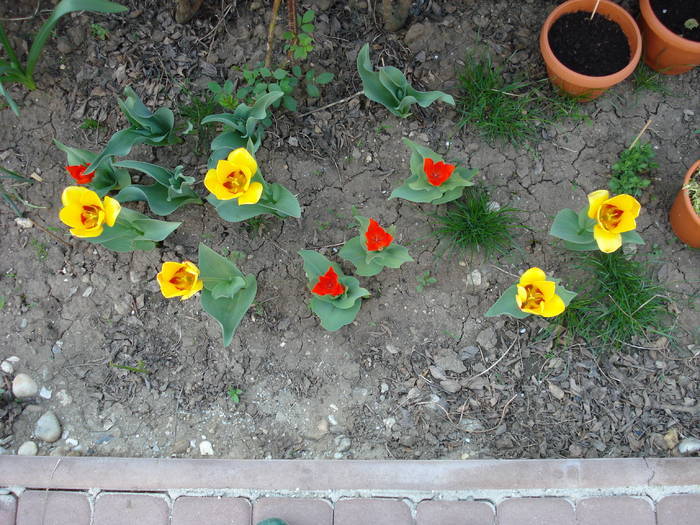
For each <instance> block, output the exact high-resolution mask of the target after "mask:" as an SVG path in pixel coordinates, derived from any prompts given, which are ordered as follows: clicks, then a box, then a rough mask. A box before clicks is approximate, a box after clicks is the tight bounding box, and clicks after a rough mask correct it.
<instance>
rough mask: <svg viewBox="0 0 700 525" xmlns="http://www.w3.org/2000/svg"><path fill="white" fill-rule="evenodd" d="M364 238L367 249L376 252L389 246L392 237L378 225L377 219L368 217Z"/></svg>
mask: <svg viewBox="0 0 700 525" xmlns="http://www.w3.org/2000/svg"><path fill="white" fill-rule="evenodd" d="M365 239H366V240H367V251H370V252H378V251H381V250H383V249H384V248H386V247H387V246H389V245H390V244H391V241H393V240H394V237H393V235H391V234H390V233H388V232H387V231H386V230H385V229H384V228H382V227H381V226H379V223H378V222H377V221H375V220H374V219H370V220H369V227H368V228H367V231H366V232H365Z"/></svg>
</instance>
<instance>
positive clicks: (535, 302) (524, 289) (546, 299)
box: [515, 268, 566, 317]
mask: <svg viewBox="0 0 700 525" xmlns="http://www.w3.org/2000/svg"><path fill="white" fill-rule="evenodd" d="M556 287H557V283H555V282H554V281H548V280H547V276H546V274H545V273H544V272H543V271H542V270H540V269H539V268H530V269H529V270H527V271H526V272H525V273H523V274H522V275H521V276H520V282H519V283H518V284H517V295H516V296H515V302H516V304H517V305H518V308H520V310H522V311H523V312H527V313H529V314H535V315H540V316H542V317H554V316H556V315H559V314H560V313H562V312H563V311H564V310H565V309H566V305H565V304H564V301H563V300H562V298H561V297H559V296H558V295H557V294H556Z"/></svg>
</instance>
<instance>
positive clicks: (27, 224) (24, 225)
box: [15, 217, 34, 228]
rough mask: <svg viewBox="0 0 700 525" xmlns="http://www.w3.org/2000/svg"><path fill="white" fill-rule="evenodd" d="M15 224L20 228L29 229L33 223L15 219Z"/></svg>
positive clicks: (23, 219)
mask: <svg viewBox="0 0 700 525" xmlns="http://www.w3.org/2000/svg"><path fill="white" fill-rule="evenodd" d="M15 224H16V225H17V226H19V227H20V228H31V227H32V226H34V221H32V220H31V219H28V218H26V217H17V218H16V219H15Z"/></svg>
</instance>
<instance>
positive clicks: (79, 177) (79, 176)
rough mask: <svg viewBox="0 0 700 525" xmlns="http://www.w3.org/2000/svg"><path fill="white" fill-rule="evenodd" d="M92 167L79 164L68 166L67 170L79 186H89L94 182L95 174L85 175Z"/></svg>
mask: <svg viewBox="0 0 700 525" xmlns="http://www.w3.org/2000/svg"><path fill="white" fill-rule="evenodd" d="M89 167H90V164H78V165H76V166H66V170H67V171H68V173H70V176H71V177H73V179H75V182H77V183H78V184H87V183H89V182H92V179H93V178H94V177H95V172H94V171H93V172H91V173H88V174H87V175H86V174H85V170H86V169H88V168H89Z"/></svg>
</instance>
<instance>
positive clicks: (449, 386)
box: [440, 379, 462, 394]
mask: <svg viewBox="0 0 700 525" xmlns="http://www.w3.org/2000/svg"><path fill="white" fill-rule="evenodd" d="M440 386H441V387H442V388H444V389H445V390H446V391H447V392H449V393H450V394H456V393H457V392H459V391H460V390H461V388H462V385H460V384H459V383H458V382H457V381H455V380H454V379H445V380H443V381H440Z"/></svg>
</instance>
